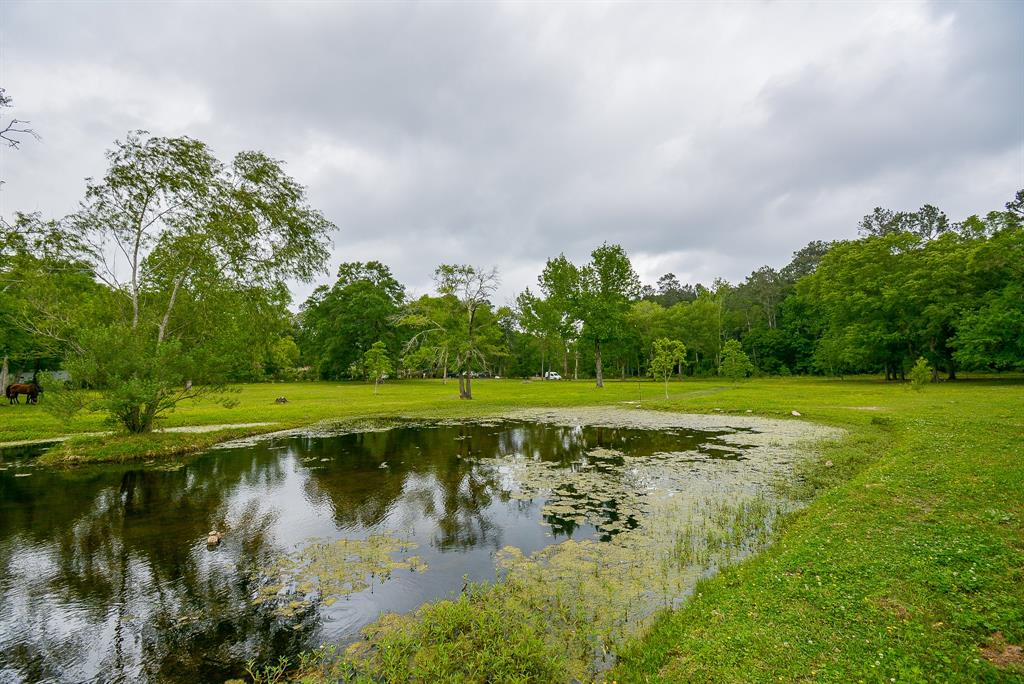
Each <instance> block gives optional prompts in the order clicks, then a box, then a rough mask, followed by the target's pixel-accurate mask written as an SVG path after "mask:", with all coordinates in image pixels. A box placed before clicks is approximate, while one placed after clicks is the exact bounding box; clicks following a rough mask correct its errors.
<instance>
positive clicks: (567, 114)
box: [0, 2, 1024, 298]
mask: <svg viewBox="0 0 1024 684" xmlns="http://www.w3.org/2000/svg"><path fill="white" fill-rule="evenodd" d="M0 27H2V28H0V31H2V35H0V40H2V47H0V50H2V52H0V84H2V85H4V86H5V87H7V88H8V91H9V92H10V93H11V94H12V95H13V96H14V97H15V103H16V105H17V113H18V115H19V117H21V118H29V119H32V120H33V123H34V124H35V126H36V127H37V128H38V129H39V131H40V132H41V133H42V134H43V136H44V141H43V142H42V143H41V144H38V145H36V144H27V145H25V146H24V147H23V148H22V149H21V150H18V151H16V152H10V151H4V152H2V153H0V154H2V157H0V163H2V165H3V166H2V176H3V177H4V178H5V179H6V180H7V181H8V182H7V183H6V185H5V186H4V188H3V190H2V191H0V211H2V212H3V213H4V214H5V215H9V214H10V213H11V212H13V211H14V210H16V209H21V210H41V211H43V212H44V213H47V214H52V215H60V214H62V213H66V212H68V211H70V210H72V209H73V208H74V206H75V203H76V202H77V200H78V199H79V197H80V196H81V192H82V187H83V184H82V178H83V177H85V176H89V175H96V174H99V173H101V172H102V171H103V150H104V149H106V147H108V146H109V145H110V143H111V141H113V140H114V139H115V138H118V137H122V136H123V135H124V134H125V133H126V132H127V131H128V130H130V129H133V128H145V129H147V130H150V131H152V132H154V133H157V134H161V135H181V134H188V135H192V136H195V137H198V138H201V139H203V140H206V141H207V142H209V143H210V144H211V145H212V146H213V148H214V149H215V151H216V152H217V153H218V154H219V155H220V156H221V157H227V156H229V155H231V154H233V153H234V152H236V151H238V150H240V149H251V148H255V149H262V150H265V151H267V152H268V153H270V154H272V155H274V156H275V157H277V158H280V159H282V160H285V161H286V162H287V163H288V165H289V168H290V170H291V172H292V173H293V174H294V175H295V176H296V177H297V178H298V179H299V180H300V181H301V182H303V183H305V184H306V185H308V186H309V188H310V195H311V198H312V200H313V202H314V204H315V205H316V206H318V207H319V208H321V209H322V210H323V211H324V212H325V213H326V214H327V215H328V216H329V217H330V218H331V219H332V220H333V221H334V222H335V223H337V224H338V226H339V232H338V234H337V235H336V236H335V238H334V245H335V247H334V254H335V259H334V263H335V265H336V264H337V262H339V261H342V260H355V259H362V260H365V259H369V258H378V259H381V260H383V261H385V262H387V263H389V264H391V265H392V266H393V268H394V270H395V272H396V274H397V275H398V276H399V277H400V278H401V279H402V280H403V281H404V282H406V283H407V284H408V285H409V286H411V287H412V288H413V289H415V290H417V291H421V292H422V291H425V290H427V289H428V288H429V285H430V280H429V274H430V272H431V271H432V270H433V268H434V266H436V264H438V263H440V262H442V261H460V262H472V263H479V264H482V265H490V264H496V265H498V266H499V267H500V268H501V270H502V272H503V274H504V281H505V284H504V287H503V292H502V295H503V297H508V296H510V295H511V294H512V293H513V292H514V291H516V290H519V289H521V288H522V287H524V286H527V285H531V284H532V283H533V280H534V278H535V276H536V274H537V272H539V270H540V268H541V267H542V265H543V261H544V259H545V258H546V257H549V256H554V255H556V254H558V253H559V252H565V253H566V254H567V255H568V256H570V257H571V258H574V259H581V260H582V259H584V258H585V257H586V255H587V253H588V252H589V251H590V249H592V248H593V247H594V246H596V245H597V244H600V243H601V242H602V241H604V240H609V241H615V242H621V243H622V244H623V245H624V246H625V247H626V248H627V249H628V250H629V251H630V252H631V254H632V255H633V256H634V260H635V262H636V264H637V266H638V268H639V269H640V270H641V273H642V275H643V276H644V277H645V278H646V279H647V280H650V281H653V280H654V279H655V278H656V277H657V276H658V275H659V274H660V273H663V272H665V271H669V270H672V271H675V272H676V273H678V274H679V275H680V277H681V278H682V279H684V280H697V281H703V282H709V281H710V280H711V279H712V278H713V277H715V276H717V275H721V276H725V277H726V278H728V279H731V280H739V279H741V278H742V277H744V276H745V275H746V274H747V273H749V272H750V271H751V270H753V269H754V268H756V267H758V266H760V265H761V264H763V263H769V264H773V265H782V264H784V263H785V262H786V261H787V260H788V257H789V254H790V253H791V252H792V251H793V250H795V249H798V248H799V247H801V246H802V245H803V244H805V243H806V242H808V241H809V240H812V239H831V238H837V237H849V236H852V235H853V234H854V231H855V225H856V222H857V220H858V219H859V217H860V216H861V215H863V214H864V213H866V212H867V211H869V210H870V209H871V208H872V207H874V206H876V205H882V206H891V207H894V208H914V207H918V206H920V205H921V204H923V203H925V202H930V203H934V204H938V205H940V206H941V207H943V208H944V209H945V210H946V211H947V212H948V213H949V214H950V215H951V216H953V217H954V218H960V217H962V216H964V215H966V214H969V213H974V212H981V211H986V210H988V209H992V208H997V207H999V206H1001V205H1002V203H1003V202H1005V201H1006V199H1008V198H1009V197H1010V196H1012V194H1013V192H1015V191H1016V189H1017V188H1019V187H1021V186H1024V119H1022V117H1021V115H1020V112H1021V111H1024V83H1022V79H1021V75H1020V74H1021V73H1022V66H1024V39H1022V38H1021V36H1022V35H1024V10H1022V6H1021V5H1020V4H1015V3H980V2H976V3H970V4H963V5H956V4H947V3H942V4H936V5H930V4H912V3H889V4H871V5H869V4H853V3H851V4H843V5H839V4H829V5H819V4H806V5H801V4H792V3H787V4H781V5H780V4H752V3H744V4H737V5H724V6H717V5H711V4H708V5H694V4H684V3H678V4H634V3H631V4H602V5H596V4H559V5H546V6H542V5H540V4H501V5H497V4H493V5H492V4H483V3H476V4H471V3H452V4H444V3H431V4H427V3H417V4H394V3H392V4H373V3H365V4H351V3H350V4H338V5H327V4H294V3H282V4H280V5H270V4H264V3H260V4H251V5H247V4H240V3H220V4H212V3H209V4H178V3H167V4H151V3H146V4H143V3H134V4H129V3H106V4H93V3H84V2H77V3H66V4H59V3H45V4H44V3H12V2H8V3H4V4H3V5H2V6H0ZM323 280H324V281H327V280H328V277H327V276H325V277H324V279H323ZM309 289H311V286H307V285H297V286H296V287H295V289H294V291H295V293H296V296H297V297H298V298H301V297H303V296H304V295H305V293H307V292H308V291H309Z"/></svg>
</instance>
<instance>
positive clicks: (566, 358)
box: [562, 343, 569, 378]
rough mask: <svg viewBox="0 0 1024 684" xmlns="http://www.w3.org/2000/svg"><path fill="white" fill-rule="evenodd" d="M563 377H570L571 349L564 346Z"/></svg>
mask: <svg viewBox="0 0 1024 684" xmlns="http://www.w3.org/2000/svg"><path fill="white" fill-rule="evenodd" d="M562 377H563V378H567V377H569V347H567V346H566V345H565V343H563V344H562Z"/></svg>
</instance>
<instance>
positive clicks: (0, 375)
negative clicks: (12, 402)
mask: <svg viewBox="0 0 1024 684" xmlns="http://www.w3.org/2000/svg"><path fill="white" fill-rule="evenodd" d="M8 375H10V371H9V370H8V368H7V356H6V355H4V365H3V367H0V390H3V391H5V392H6V391H7V377H8Z"/></svg>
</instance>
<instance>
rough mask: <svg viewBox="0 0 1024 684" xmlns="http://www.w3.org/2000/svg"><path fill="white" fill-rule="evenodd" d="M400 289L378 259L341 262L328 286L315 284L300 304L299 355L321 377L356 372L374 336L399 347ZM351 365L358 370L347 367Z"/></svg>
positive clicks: (402, 332)
mask: <svg viewBox="0 0 1024 684" xmlns="http://www.w3.org/2000/svg"><path fill="white" fill-rule="evenodd" d="M404 303H405V288H404V287H403V286H402V285H401V283H399V282H398V281H397V280H396V279H395V278H394V276H393V275H392V274H391V269H389V268H388V267H387V266H385V265H384V264H382V263H380V262H379V261H369V262H366V263H363V262H358V261H357V262H351V263H343V264H341V266H339V267H338V278H337V280H336V281H335V283H334V285H333V286H332V287H330V288H327V287H325V286H321V287H318V288H317V289H316V290H314V291H313V294H312V295H310V297H309V298H308V299H307V300H306V302H305V303H304V304H303V305H302V316H301V318H302V328H301V329H302V332H301V334H300V337H299V344H300V348H301V349H302V356H303V358H304V359H305V361H306V363H308V364H309V365H311V366H314V367H315V368H316V370H317V374H318V375H319V376H320V377H321V378H325V379H331V380H338V379H341V378H344V377H361V376H362V369H361V368H360V365H361V362H362V356H363V354H364V353H365V352H366V351H367V350H368V349H369V348H370V346H371V345H372V344H373V343H374V342H376V341H377V340H382V341H384V342H385V343H386V344H387V345H388V347H389V348H390V349H399V348H400V347H401V345H402V343H403V342H404V339H405V335H406V332H405V330H404V328H403V327H402V326H400V325H399V324H398V318H399V317H400V314H401V307H402V305H403V304H404ZM351 368H355V369H356V371H357V374H356V375H355V376H353V375H352V374H351V372H350V369H351Z"/></svg>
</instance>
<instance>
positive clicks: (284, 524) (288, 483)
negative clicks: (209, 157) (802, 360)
mask: <svg viewBox="0 0 1024 684" xmlns="http://www.w3.org/2000/svg"><path fill="white" fill-rule="evenodd" d="M738 436H739V435H737V433H736V431H735V430H708V431H699V430H693V429H681V428H677V429H671V430H644V429H627V428H607V427H606V428H600V427H582V426H559V425H553V424H546V423H532V422H524V421H496V422H490V423H466V424H441V423H437V424H423V423H417V424H405V425H399V426H398V427H394V428H392V429H389V430H382V431H377V432H363V433H356V434H344V435H339V436H330V437H308V436H300V437H283V438H277V439H270V440H266V441H261V442H256V443H255V444H250V445H247V446H242V447H237V448H231V449H220V450H215V451H211V452H209V453H206V454H203V455H200V456H198V457H195V458H193V459H191V460H189V461H187V462H186V463H184V464H181V463H174V464H171V465H162V464H132V465H118V466H103V467H99V466H94V467H82V468H76V469H69V470H57V469H46V468H40V467H35V466H34V465H33V459H32V454H31V453H25V452H24V451H23V452H21V453H18V452H14V451H10V450H9V451H7V452H0V682H58V681H59V682H65V681H76V682H80V681H124V682H135V681H148V682H189V683H195V682H221V681H224V680H225V679H228V678H230V677H236V676H240V675H241V674H243V672H244V667H245V662H246V660H247V659H249V658H251V657H253V656H254V655H257V656H258V657H259V658H260V660H262V661H264V662H267V661H270V660H273V659H274V658H276V656H277V655H279V654H294V653H296V652H298V651H300V650H302V649H303V648H308V647H310V646H315V645H317V644H319V643H322V642H324V641H332V642H338V643H344V642H346V641H351V640H352V639H355V638H357V636H358V633H359V630H360V629H361V628H363V627H364V626H366V625H367V624H369V623H370V622H372V621H374V620H375V619H376V618H377V617H378V616H379V615H380V614H381V613H383V612H388V611H398V612H406V611H410V610H413V609H414V608H416V607H417V606H419V605H420V604H422V603H424V602H426V601H430V600H433V599H437V598H440V597H445V596H451V595H454V594H457V593H458V592H459V591H460V589H461V587H462V586H463V584H464V582H465V579H466V578H467V577H468V579H469V580H471V581H484V580H493V579H494V578H495V576H496V569H495V554H496V552H497V551H498V550H499V549H501V548H502V547H506V546H515V547H518V548H520V549H522V551H523V552H524V553H526V554H529V553H531V552H533V551H536V550H538V549H541V548H543V547H545V546H548V545H550V544H553V543H557V542H560V541H564V540H565V539H567V538H572V539H576V540H583V539H599V540H607V539H609V538H611V537H612V536H614V535H615V534H617V533H619V532H622V531H625V530H629V529H631V528H632V527H633V526H635V524H636V521H635V519H634V515H635V510H634V509H632V508H629V507H625V508H622V507H620V506H618V503H617V501H616V500H615V497H610V498H609V496H608V495H604V496H603V497H600V498H599V500H598V508H596V509H595V510H591V511H589V512H584V514H582V515H580V514H579V511H576V512H573V511H572V510H571V509H572V506H568V507H567V506H566V505H565V501H564V500H563V501H561V502H560V503H558V505H553V504H552V502H551V497H552V495H551V494H550V493H548V494H547V495H542V494H538V493H537V492H536V491H534V490H536V488H537V483H536V482H534V483H532V484H530V483H526V484H525V485H524V484H523V483H519V484H518V485H517V483H516V477H517V471H516V470H514V469H510V468H508V467H504V466H503V465H502V463H504V462H508V463H514V462H515V461H516V460H519V461H523V460H524V459H525V460H526V461H533V462H539V463H541V465H543V467H544V468H545V469H546V470H545V471H544V472H547V473H556V472H558V471H561V470H563V469H564V470H565V471H577V470H581V469H591V470H593V469H596V470H597V471H602V470H604V471H607V472H610V473H618V472H622V473H623V477H626V475H625V473H626V472H627V471H628V468H625V469H624V468H623V466H624V465H625V466H628V464H629V460H630V459H632V458H639V457H648V456H651V455H655V454H668V455H671V457H672V458H674V459H678V460H679V462H680V463H682V462H694V463H701V464H702V467H704V468H705V469H707V468H710V469H711V470H710V471H709V470H706V471H705V472H712V471H713V470H714V468H716V467H728V465H730V464H733V465H739V463H737V462H738V461H742V460H743V459H744V455H743V450H742V449H738V448H737V447H736V444H737V437H738ZM715 464H719V465H715ZM616 469H618V470H616ZM616 477H617V475H616ZM531 487H533V488H534V490H531ZM524 492H525V494H524ZM561 497H562V499H567V500H569V501H570V502H572V500H573V499H576V498H578V499H581V500H583V499H586V497H587V492H583V491H579V492H577V491H575V490H573V489H572V488H571V487H569V488H568V489H564V488H563V490H562V494H561ZM600 499H604V500H600ZM588 505H589V504H588ZM620 508H621V510H620ZM210 530H217V531H219V532H221V533H222V534H223V541H222V542H221V543H220V544H219V545H218V546H216V547H213V548H210V547H208V546H207V534H208V532H209V531H210ZM385 534H386V535H391V536H392V537H393V538H396V539H402V540H407V541H408V542H411V543H412V544H410V547H412V545H414V551H406V555H408V553H414V554H415V557H416V563H418V564H420V565H418V566H416V567H413V568H412V570H411V571H410V570H404V571H396V573H395V576H394V577H393V578H391V579H389V580H388V581H386V582H385V581H382V582H370V587H369V588H368V589H365V590H362V591H354V592H353V593H351V594H349V595H346V596H345V597H344V598H343V600H337V601H330V602H323V601H320V602H316V604H315V606H314V608H313V609H312V610H301V609H300V610H299V611H298V613H297V614H296V615H288V616H282V614H281V611H280V610H279V609H280V606H281V603H280V602H279V601H276V599H277V596H272V598H273V599H274V600H271V601H267V602H264V603H262V604H261V603H259V602H258V601H254V598H257V597H259V596H260V595H261V587H266V586H267V585H268V582H269V580H268V578H267V568H268V567H272V566H274V564H275V563H276V562H278V561H279V559H281V558H282V557H287V554H290V553H292V554H294V553H296V552H297V551H299V550H301V549H302V548H304V547H307V546H308V545H309V544H310V543H311V542H312V541H313V540H319V541H321V542H324V543H330V542H332V541H337V540H340V539H351V540H365V539H367V538H369V537H371V535H385ZM417 567H418V568H419V570H418V571H416V570H417ZM271 586H272V587H273V589H272V590H271V591H270V592H265V591H264V592H263V593H264V594H266V593H269V594H274V592H276V591H277V589H278V587H277V586H276V585H271ZM303 591H306V592H308V591H309V590H308V588H306V589H301V588H300V589H296V587H295V586H294V584H293V585H291V586H289V585H287V583H285V584H284V585H283V586H282V587H281V589H280V594H281V595H282V596H284V597H285V599H289V600H290V599H292V598H294V597H295V596H296V595H299V594H302V592H303ZM300 598H301V596H300ZM328 603H329V604H330V605H327V604H328Z"/></svg>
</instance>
